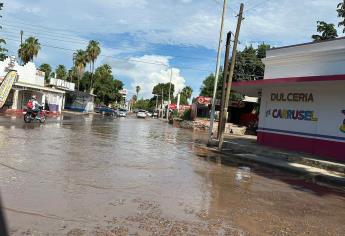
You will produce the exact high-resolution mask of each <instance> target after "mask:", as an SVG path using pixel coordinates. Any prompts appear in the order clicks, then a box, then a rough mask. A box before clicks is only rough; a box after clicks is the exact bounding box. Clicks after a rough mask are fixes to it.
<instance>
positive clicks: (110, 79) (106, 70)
mask: <svg viewBox="0 0 345 236" xmlns="http://www.w3.org/2000/svg"><path fill="white" fill-rule="evenodd" d="M112 73H113V72H112V70H111V67H110V66H109V65H107V64H104V65H101V66H100V67H98V68H97V69H96V71H95V75H94V89H95V90H94V94H95V95H97V100H98V102H99V103H103V104H106V105H108V104H110V103H113V102H121V101H122V95H121V94H120V93H119V90H121V89H123V82H122V81H120V80H117V79H114V76H113V74H112Z"/></svg>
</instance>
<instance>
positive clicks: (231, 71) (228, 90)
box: [218, 3, 244, 150]
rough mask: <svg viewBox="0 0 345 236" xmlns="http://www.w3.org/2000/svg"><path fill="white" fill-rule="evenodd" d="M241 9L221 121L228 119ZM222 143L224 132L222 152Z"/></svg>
mask: <svg viewBox="0 0 345 236" xmlns="http://www.w3.org/2000/svg"><path fill="white" fill-rule="evenodd" d="M243 8H244V5H243V3H241V7H240V13H239V15H238V20H237V27H236V33H235V41H234V48H233V49H232V58H231V65H230V72H229V82H228V84H227V87H226V96H225V101H224V110H223V117H222V119H223V120H225V121H226V120H227V117H228V106H229V99H230V92H231V83H232V77H233V76H234V69H235V63H236V55H237V45H238V37H239V35H240V30H241V23H242V20H243ZM223 142H224V130H222V132H221V134H220V139H219V145H218V148H219V150H222V147H223Z"/></svg>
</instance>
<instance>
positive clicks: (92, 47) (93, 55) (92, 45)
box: [86, 40, 101, 90]
mask: <svg viewBox="0 0 345 236" xmlns="http://www.w3.org/2000/svg"><path fill="white" fill-rule="evenodd" d="M86 54H87V58H86V61H87V62H88V61H89V62H90V63H91V77H90V80H91V82H90V90H91V89H92V86H93V74H94V71H95V61H96V60H97V57H98V56H99V54H101V48H100V46H99V42H97V41H95V40H90V42H89V44H88V46H87V49H86Z"/></svg>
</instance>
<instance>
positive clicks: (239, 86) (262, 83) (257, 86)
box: [232, 75, 345, 96]
mask: <svg viewBox="0 0 345 236" xmlns="http://www.w3.org/2000/svg"><path fill="white" fill-rule="evenodd" d="M311 83H312V84H313V85H320V86H325V85H326V84H327V83H332V84H339V85H344V83H345V75H330V76H306V77H293V78H278V79H264V80H253V81H240V82H233V83H232V89H233V90H234V91H236V92H239V93H242V94H245V95H248V96H258V94H259V93H260V92H261V90H262V89H263V88H269V87H284V86H291V85H294V84H298V86H303V85H310V84H311Z"/></svg>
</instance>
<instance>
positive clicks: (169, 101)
mask: <svg viewBox="0 0 345 236" xmlns="http://www.w3.org/2000/svg"><path fill="white" fill-rule="evenodd" d="M171 80H172V67H171V68H170V83H169V100H168V108H167V121H169V107H170V103H171V97H170V96H171V94H170V93H171Z"/></svg>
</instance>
